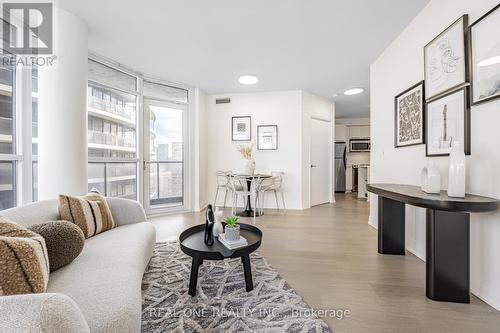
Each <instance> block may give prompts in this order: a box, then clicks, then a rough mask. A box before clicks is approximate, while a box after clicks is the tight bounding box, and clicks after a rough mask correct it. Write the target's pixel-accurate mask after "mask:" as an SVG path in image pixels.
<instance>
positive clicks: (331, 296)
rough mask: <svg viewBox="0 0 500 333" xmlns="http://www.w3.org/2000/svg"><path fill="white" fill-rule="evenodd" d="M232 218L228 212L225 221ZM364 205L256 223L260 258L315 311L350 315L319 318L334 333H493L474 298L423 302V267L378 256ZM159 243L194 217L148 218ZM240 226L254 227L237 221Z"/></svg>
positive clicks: (494, 322) (493, 318) (491, 318)
mask: <svg viewBox="0 0 500 333" xmlns="http://www.w3.org/2000/svg"><path fill="white" fill-rule="evenodd" d="M229 212H230V211H228V213H229ZM368 213H369V205H368V204H367V203H366V202H365V201H359V200H357V199H355V198H353V197H352V196H350V195H338V196H337V203H335V204H331V205H322V206H318V207H314V208H312V209H308V210H304V211H292V210H289V211H287V212H286V215H284V214H282V213H281V212H280V213H278V212H276V211H273V210H266V214H265V215H264V216H262V217H259V218H257V225H258V227H259V228H261V229H262V231H263V234H264V238H263V241H262V246H261V248H260V249H259V252H260V253H261V254H262V255H263V256H264V257H265V258H266V259H267V260H268V262H269V263H270V264H271V265H272V266H273V267H274V268H275V269H276V270H278V272H279V273H280V274H281V275H282V276H283V277H284V278H285V279H286V280H287V281H288V283H289V284H290V285H291V286H292V287H293V288H294V289H295V290H296V291H297V292H298V293H299V294H300V295H301V296H302V297H303V298H304V300H305V301H306V302H307V303H308V304H309V305H310V306H311V307H313V308H315V309H325V310H331V309H335V310H349V311H350V313H351V316H350V317H349V318H343V319H341V320H340V319H336V318H324V319H325V321H326V322H327V323H328V325H329V326H330V328H331V329H332V330H333V331H335V332H436V333H437V332H496V333H497V332H499V331H500V313H499V312H497V311H496V310H495V309H493V308H492V307H490V306H488V305H487V304H486V303H484V302H483V301H481V300H480V299H478V298H477V297H474V296H472V297H471V304H456V303H444V302H434V301H431V300H429V299H427V298H426V297H425V263H424V262H423V261H422V260H420V259H419V258H417V257H416V256H414V255H412V254H411V253H408V252H407V254H406V256H386V255H379V254H378V253H377V232H376V230H375V229H373V228H372V227H370V226H369V225H368V224H367V221H368ZM151 221H152V222H153V223H154V224H155V226H156V227H157V240H158V241H164V240H171V239H177V237H178V235H179V234H180V233H181V232H182V231H183V230H184V229H185V228H187V227H188V226H191V225H194V224H199V223H202V222H204V215H203V214H200V213H187V214H177V215H171V216H166V217H157V218H152V219H151ZM241 222H246V223H252V219H246V218H242V219H241Z"/></svg>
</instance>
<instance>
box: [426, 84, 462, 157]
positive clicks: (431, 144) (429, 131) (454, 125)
mask: <svg viewBox="0 0 500 333" xmlns="http://www.w3.org/2000/svg"><path fill="white" fill-rule="evenodd" d="M468 90H469V88H468V87H463V88H461V89H459V90H456V91H452V92H449V93H447V94H445V95H443V96H442V97H440V98H439V99H435V100H433V101H432V102H429V103H427V107H426V115H425V119H426V130H425V133H426V140H425V141H426V154H427V156H447V155H449V154H450V151H451V148H452V147H453V145H454V144H455V143H456V142H458V143H460V144H461V145H462V147H464V152H465V154H466V155H470V105H469V100H470V99H469V95H468Z"/></svg>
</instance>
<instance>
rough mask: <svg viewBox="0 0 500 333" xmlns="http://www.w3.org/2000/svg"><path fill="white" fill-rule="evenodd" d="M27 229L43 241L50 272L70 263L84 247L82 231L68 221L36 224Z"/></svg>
mask: <svg viewBox="0 0 500 333" xmlns="http://www.w3.org/2000/svg"><path fill="white" fill-rule="evenodd" d="M28 229H30V230H31V231H33V232H36V233H37V234H39V235H40V236H42V237H43V239H44V240H45V245H46V246H47V253H48V255H49V264H50V271H51V272H53V271H55V270H57V269H59V268H61V267H63V266H66V265H67V264H69V263H70V262H72V261H73V260H74V259H75V258H76V257H78V255H79V254H80V253H81V252H82V250H83V246H84V245H85V237H84V236H83V231H82V230H81V229H80V228H79V227H78V226H76V225H75V224H73V223H71V222H69V221H50V222H44V223H38V224H35V225H32V226H31V227H29V228H28Z"/></svg>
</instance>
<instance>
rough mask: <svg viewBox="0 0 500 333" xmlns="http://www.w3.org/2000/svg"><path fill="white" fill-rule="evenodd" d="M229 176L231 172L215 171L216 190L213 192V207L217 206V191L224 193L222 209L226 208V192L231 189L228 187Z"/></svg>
mask: <svg viewBox="0 0 500 333" xmlns="http://www.w3.org/2000/svg"><path fill="white" fill-rule="evenodd" d="M230 175H231V171H217V172H216V190H215V199H214V207H216V206H217V197H218V196H219V190H223V191H224V205H223V207H226V199H227V192H228V191H231V189H230V188H229V186H228V182H229V176H230Z"/></svg>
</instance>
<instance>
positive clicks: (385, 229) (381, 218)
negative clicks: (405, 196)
mask: <svg viewBox="0 0 500 333" xmlns="http://www.w3.org/2000/svg"><path fill="white" fill-rule="evenodd" d="M378 253H381V254H397V255H404V254H405V204H404V203H403V202H399V201H395V200H392V199H388V198H384V197H382V196H379V197H378Z"/></svg>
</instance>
